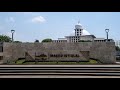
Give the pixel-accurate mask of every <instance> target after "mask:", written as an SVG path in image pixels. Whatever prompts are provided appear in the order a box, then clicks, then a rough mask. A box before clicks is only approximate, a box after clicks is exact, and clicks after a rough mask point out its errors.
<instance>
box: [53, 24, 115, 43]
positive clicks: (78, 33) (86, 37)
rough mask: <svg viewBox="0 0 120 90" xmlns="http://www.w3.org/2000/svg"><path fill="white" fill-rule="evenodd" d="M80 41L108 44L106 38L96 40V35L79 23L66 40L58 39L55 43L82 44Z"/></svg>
mask: <svg viewBox="0 0 120 90" xmlns="http://www.w3.org/2000/svg"><path fill="white" fill-rule="evenodd" d="M80 41H90V42H106V41H107V39H105V38H96V37H95V36H94V35H92V34H90V33H89V32H88V31H86V30H85V29H84V28H83V26H82V25H81V24H80V22H78V23H77V24H76V25H75V29H74V31H73V32H72V33H71V34H70V35H69V36H65V38H58V40H53V42H56V43H60V42H80ZM109 41H110V42H114V40H113V39H109Z"/></svg>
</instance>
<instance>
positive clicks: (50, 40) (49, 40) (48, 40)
mask: <svg viewBox="0 0 120 90" xmlns="http://www.w3.org/2000/svg"><path fill="white" fill-rule="evenodd" d="M42 42H52V39H50V38H47V39H44V40H42Z"/></svg>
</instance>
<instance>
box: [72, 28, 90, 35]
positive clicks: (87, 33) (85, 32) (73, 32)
mask: <svg viewBox="0 0 120 90" xmlns="http://www.w3.org/2000/svg"><path fill="white" fill-rule="evenodd" d="M82 35H91V34H90V33H89V32H88V31H87V30H85V29H83V33H82ZM70 36H75V31H72V32H71V33H70Z"/></svg>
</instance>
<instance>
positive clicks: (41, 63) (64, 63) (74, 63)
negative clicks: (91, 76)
mask: <svg viewBox="0 0 120 90" xmlns="http://www.w3.org/2000/svg"><path fill="white" fill-rule="evenodd" d="M10 64H24V65H33V64H37V65H39V64H40V65H45V64H46V65H56V64H57V65H72V64H73V65H80V64H98V62H97V61H95V60H89V62H25V60H17V61H16V62H11V63H10Z"/></svg>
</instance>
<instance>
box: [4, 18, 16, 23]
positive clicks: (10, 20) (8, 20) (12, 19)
mask: <svg viewBox="0 0 120 90" xmlns="http://www.w3.org/2000/svg"><path fill="white" fill-rule="evenodd" d="M6 21H7V22H12V23H14V22H15V19H14V18H13V17H8V18H7V19H6Z"/></svg>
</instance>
